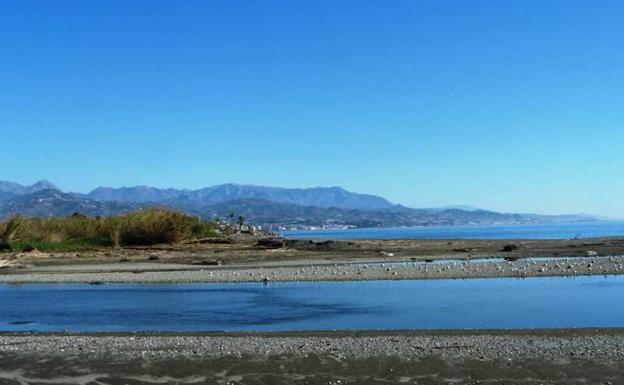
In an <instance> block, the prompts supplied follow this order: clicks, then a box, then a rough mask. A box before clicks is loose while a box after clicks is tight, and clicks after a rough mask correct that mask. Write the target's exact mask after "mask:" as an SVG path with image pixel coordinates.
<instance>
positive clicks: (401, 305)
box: [0, 276, 624, 331]
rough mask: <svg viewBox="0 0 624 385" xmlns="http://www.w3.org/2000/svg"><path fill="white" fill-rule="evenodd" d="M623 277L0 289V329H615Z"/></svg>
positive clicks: (621, 317) (620, 320) (623, 321)
mask: <svg viewBox="0 0 624 385" xmlns="http://www.w3.org/2000/svg"><path fill="white" fill-rule="evenodd" d="M623 298H624V276H609V277H602V276H593V277H578V278H563V277H559V278H530V279H464V280H429V281H428V280H422V281H361V282H320V283H311V282H304V283H272V284H269V285H263V284H255V283H246V284H184V285H162V284H160V285H147V284H114V285H113V284H111V285H101V286H90V285H80V284H66V285H59V284H52V285H50V284H26V285H0V331H25V330H36V331H62V330H69V331H142V330H144V331H147V330H150V331H211V330H227V331H242V330H273V331H284V330H329V329H343V330H346V329H449V328H453V329H460V328H561V327H624V306H621V305H622V299H623Z"/></svg>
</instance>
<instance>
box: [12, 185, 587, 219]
mask: <svg viewBox="0 0 624 385" xmlns="http://www.w3.org/2000/svg"><path fill="white" fill-rule="evenodd" d="M150 206H164V207H170V208H174V209H177V210H180V211H184V212H187V213H189V214H192V215H197V216H200V217H202V218H205V219H212V218H215V217H220V218H225V217H228V216H229V215H230V213H234V214H235V215H236V216H239V215H242V216H243V217H245V218H246V219H247V221H248V222H250V223H254V224H258V225H264V226H266V227H269V228H280V227H289V228H306V227H313V226H314V227H340V226H355V227H378V226H382V227H389V226H432V225H469V224H482V225H483V224H488V225H509V224H539V223H563V222H580V221H593V220H596V218H594V217H591V216H586V215H562V216H548V215H536V214H507V213H498V212H493V211H487V210H480V209H477V208H474V207H469V206H447V207H440V208H426V209H415V208H409V207H405V206H401V205H396V204H393V203H391V202H389V201H388V200H386V199H384V198H382V197H379V196H375V195H369V194H357V193H353V192H349V191H347V190H345V189H343V188H341V187H314V188H282V187H266V186H253V185H239V184H222V185H217V186H212V187H206V188H202V189H198V190H188V189H160V188H155V187H149V186H135V187H122V188H110V187H98V188H96V189H94V190H93V191H91V192H89V193H87V194H79V193H68V192H62V191H61V190H59V189H58V188H57V187H56V186H55V185H54V184H52V183H51V182H49V181H45V180H43V181H39V182H37V183H35V184H33V185H31V186H23V185H20V184H17V183H14V182H0V218H5V217H8V216H11V215H14V214H21V215H26V216H34V217H53V216H67V215H70V214H72V213H75V212H77V213H81V214H85V215H91V216H95V215H100V216H107V215H115V214H120V213H124V212H128V211H132V210H137V209H140V208H145V207H150Z"/></svg>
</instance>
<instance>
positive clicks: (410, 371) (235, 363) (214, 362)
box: [0, 329, 624, 385]
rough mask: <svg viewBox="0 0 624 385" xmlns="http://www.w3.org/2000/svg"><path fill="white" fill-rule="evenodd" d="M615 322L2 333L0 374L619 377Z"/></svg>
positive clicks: (44, 377) (255, 380)
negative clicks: (547, 326)
mask: <svg viewBox="0 0 624 385" xmlns="http://www.w3.org/2000/svg"><path fill="white" fill-rule="evenodd" d="M623 347H624V330H621V329H617V330H558V331H547V330H541V331H480V332H473V331H464V332H448V331H445V332H435V331H431V332H358V333H350V332H335V333H331V332H330V333H327V332H326V333H281V334H258V333H253V334H208V335H140V334H137V335H71V336H70V335H2V336H0V362H1V365H0V383H1V384H20V385H21V384H44V383H48V384H49V383H62V384H80V385H83V384H84V385H87V384H100V385H109V384H110V385H117V384H146V383H147V384H193V383H201V384H388V383H390V384H398V383H406V384H619V383H622V382H623V381H624V350H623V349H622V348H623Z"/></svg>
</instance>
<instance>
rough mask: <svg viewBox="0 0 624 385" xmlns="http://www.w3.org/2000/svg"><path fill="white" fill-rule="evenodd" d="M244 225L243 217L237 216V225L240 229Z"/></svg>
mask: <svg viewBox="0 0 624 385" xmlns="http://www.w3.org/2000/svg"><path fill="white" fill-rule="evenodd" d="M244 224H245V217H244V216H242V215H239V216H238V225H239V226H240V227H243V225H244Z"/></svg>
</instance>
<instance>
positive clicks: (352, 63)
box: [0, 0, 624, 217]
mask: <svg viewBox="0 0 624 385" xmlns="http://www.w3.org/2000/svg"><path fill="white" fill-rule="evenodd" d="M622 20H624V3H623V2H621V1H597V2H594V1H571V0H566V1H540V2H537V1H498V0H497V1H465V0H464V1H440V0H435V1H433V0H432V1H415V0H410V1H379V0H377V1H359V0H358V1H151V0H145V1H132V0H124V1H113V0H108V1H62V0H58V1H27V0H20V1H17V0H15V1H13V0H5V1H2V2H0V50H1V51H0V55H1V56H0V134H1V136H0V140H1V142H2V148H1V151H0V164H1V165H2V168H1V171H0V180H2V179H4V180H13V181H17V182H21V183H32V182H34V181H35V180H37V179H40V178H47V179H50V180H51V181H53V182H55V183H56V184H58V185H59V186H60V187H61V188H63V189H65V190H73V191H81V192H83V191H88V190H90V189H92V188H94V187H96V186H97V185H109V186H122V185H135V184H147V185H155V186H162V187H165V186H171V187H189V188H198V187H202V186H207V185H213V184H218V183H224V182H237V183H251V184H263V185H276V186H286V187H295V186H296V187H304V186H332V185H340V186H343V187H345V188H347V189H349V190H353V191H357V192H368V193H374V194H379V195H383V196H385V197H387V198H388V199H390V200H392V201H394V202H398V203H403V204H405V205H409V206H413V207H427V206H440V205H447V204H470V205H474V206H479V207H484V208H488V209H494V210H500V211H520V212H526V211H532V212H539V213H566V212H589V213H595V214H602V215H610V216H616V217H624V60H623V59H624V49H623V42H624V29H623V27H622V26H623V25H624V23H622Z"/></svg>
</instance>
